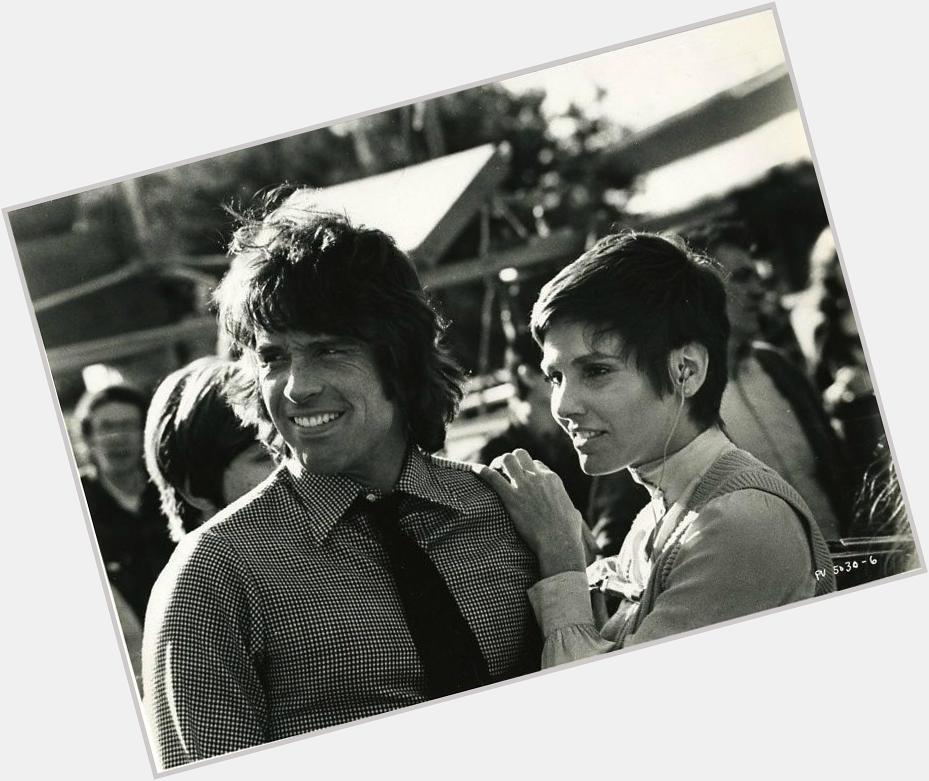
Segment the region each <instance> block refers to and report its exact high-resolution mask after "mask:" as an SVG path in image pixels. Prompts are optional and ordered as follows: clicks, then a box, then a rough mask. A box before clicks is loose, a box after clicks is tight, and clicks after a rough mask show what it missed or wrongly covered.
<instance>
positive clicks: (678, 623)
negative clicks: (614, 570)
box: [529, 447, 835, 666]
mask: <svg viewBox="0 0 929 781" xmlns="http://www.w3.org/2000/svg"><path fill="white" fill-rule="evenodd" d="M686 509H687V512H686V513H684V514H682V518H681V520H680V522H679V523H678V525H677V527H675V529H674V531H673V532H672V533H671V535H670V536H669V537H668V538H667V541H666V542H665V544H664V546H663V547H662V548H661V550H660V552H659V553H658V555H657V556H656V559H655V564H654V566H653V567H652V570H651V574H650V576H649V580H648V583H647V584H646V587H645V590H644V591H643V593H642V594H641V596H640V598H639V600H638V602H627V601H624V602H623V604H622V605H621V609H620V610H618V611H617V612H616V613H614V614H613V615H612V616H611V617H610V618H609V619H608V620H606V622H605V623H603V625H602V626H601V627H600V628H599V629H598V628H597V625H596V623H595V621H594V615H593V609H592V606H591V602H590V599H589V596H588V586H587V575H586V574H585V573H583V572H563V573H559V574H558V575H555V576H552V577H550V578H546V579H545V580H543V581H540V582H539V583H537V584H536V585H535V586H533V588H532V589H530V591H529V598H530V601H531V602H532V605H533V609H534V610H535V613H536V618H537V620H538V621H539V624H540V626H541V628H542V633H543V636H544V638H545V647H544V650H543V657H542V664H543V666H552V665H555V664H561V663H563V662H567V661H572V660H574V659H579V658H583V657H586V656H591V655H595V654H600V653H606V652H608V651H612V650H615V649H617V648H622V647H625V646H627V645H633V644H636V643H641V642H646V641H649V640H654V639H657V638H660V637H666V636H669V635H673V634H676V633H677V632H682V631H687V630H690V629H695V628H698V627H702V626H708V625H710V624H714V623H717V622H719V621H725V620H728V619H731V618H736V617H739V616H743V615H749V614H751V613H754V612H757V611H760V610H765V609H768V608H771V607H777V606H779V605H784V604H789V603H791V602H795V601H798V600H801V599H806V598H809V597H812V596H816V595H820V594H825V593H828V592H830V591H834V590H835V580H834V576H833V570H832V565H831V560H830V558H829V551H828V548H827V547H826V543H825V541H824V540H823V538H822V534H821V533H820V531H819V528H818V526H817V525H816V523H815V521H814V520H813V518H812V517H811V515H810V512H809V509H808V508H807V506H806V504H805V502H804V501H803V499H802V498H801V497H800V496H799V494H798V493H797V492H796V491H795V490H794V489H793V488H791V487H790V486H789V485H788V484H787V483H786V482H785V481H784V480H783V479H782V478H781V477H780V476H779V475H778V474H777V473H776V472H775V471H774V470H772V469H771V468H770V467H768V466H766V465H764V464H763V463H762V462H760V461H759V460H758V459H756V458H755V457H754V456H752V455H750V454H749V453H747V452H745V451H743V450H739V449H737V448H735V447H732V448H729V449H728V450H726V451H725V452H724V453H723V454H722V455H720V456H719V457H718V458H717V459H715V460H714V461H713V463H712V464H711V465H710V466H709V468H708V469H706V471H705V472H704V473H703V475H702V476H701V477H700V479H699V482H698V484H697V485H696V487H695V488H694V490H693V492H692V494H691V496H690V498H689V500H688V502H687V508H686Z"/></svg>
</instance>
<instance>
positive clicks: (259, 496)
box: [178, 468, 294, 553]
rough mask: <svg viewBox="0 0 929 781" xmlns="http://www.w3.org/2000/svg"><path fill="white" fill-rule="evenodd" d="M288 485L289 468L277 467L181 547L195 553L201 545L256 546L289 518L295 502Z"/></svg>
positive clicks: (235, 547)
mask: <svg viewBox="0 0 929 781" xmlns="http://www.w3.org/2000/svg"><path fill="white" fill-rule="evenodd" d="M288 486H289V483H288V481H287V477H286V470H285V469H283V468H279V469H277V470H275V471H274V472H273V473H272V474H271V475H270V476H269V477H268V478H267V479H266V480H265V481H264V482H262V483H260V484H259V485H258V486H256V487H255V488H253V489H252V490H251V491H249V492H248V493H246V494H244V495H243V496H241V497H239V498H238V499H236V500H235V501H234V502H233V503H232V504H230V505H228V506H227V507H225V508H223V509H222V510H220V511H219V512H218V513H216V515H214V516H213V517H212V518H210V519H209V520H208V521H206V523H204V524H202V525H200V526H198V527H197V528H196V529H193V530H192V531H190V532H188V533H187V534H186V535H185V536H184V538H183V539H182V540H181V542H180V543H179V544H178V549H181V548H184V549H188V550H189V551H190V552H191V553H192V552H193V551H194V550H196V549H198V548H200V549H203V548H206V549H208V550H212V549H220V548H226V549H230V550H235V549H242V550H245V551H248V550H249V549H253V548H254V547H255V546H256V545H257V544H259V543H260V541H261V540H262V539H265V538H267V536H268V533H269V531H270V530H271V529H272V528H278V527H279V526H280V524H281V521H282V520H283V519H284V518H286V516H287V510H288V505H289V503H293V502H294V499H293V497H292V493H291V492H290V491H289V490H288Z"/></svg>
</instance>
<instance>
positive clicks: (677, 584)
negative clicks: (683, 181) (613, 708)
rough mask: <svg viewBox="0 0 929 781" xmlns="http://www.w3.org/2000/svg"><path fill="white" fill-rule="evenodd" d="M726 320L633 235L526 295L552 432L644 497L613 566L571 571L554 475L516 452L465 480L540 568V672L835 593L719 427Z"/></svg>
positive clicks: (661, 252) (662, 239)
mask: <svg viewBox="0 0 929 781" xmlns="http://www.w3.org/2000/svg"><path fill="white" fill-rule="evenodd" d="M726 310H727V303H726V291H725V287H724V284H723V282H722V279H721V278H720V275H719V273H718V270H717V269H716V267H715V266H714V264H712V263H711V262H710V261H709V260H708V259H706V258H703V257H701V256H699V255H696V254H695V253H693V252H692V251H691V250H690V249H689V248H688V247H687V246H686V245H685V244H684V243H683V242H682V241H679V240H678V239H676V238H675V237H668V236H663V235H656V234H648V233H641V234H636V233H621V234H616V235H612V236H608V237H606V238H604V239H602V240H601V241H600V242H598V243H597V244H596V245H595V246H594V247H593V248H592V249H590V250H589V251H588V252H586V253H584V254H583V255H582V256H581V257H580V258H579V259H578V260H576V261H574V262H573V263H571V264H570V265H568V266H566V267H565V268H564V269H563V270H562V271H560V272H559V273H558V274H557V275H556V276H555V278H554V279H552V280H551V281H550V282H548V283H547V284H546V285H545V287H543V288H542V292H541V294H540V296H539V299H538V301H537V302H536V305H535V307H534V308H533V312H532V318H531V327H532V333H533V336H534V337H535V338H536V340H537V341H538V342H539V343H540V344H541V346H542V352H543V360H542V370H543V372H544V373H545V375H546V377H547V378H548V380H549V382H550V383H551V387H552V390H551V410H552V414H553V415H555V416H556V417H557V419H558V421H559V423H560V424H561V426H562V427H563V428H564V429H565V431H566V432H567V433H568V434H569V435H570V436H571V438H572V442H573V444H574V447H575V449H576V450H577V453H578V456H579V458H580V462H581V467H582V469H583V470H584V471H585V472H587V473H588V474H595V475H601V474H608V473H612V472H615V471H618V470H621V469H628V470H629V471H630V472H632V473H633V474H634V476H635V477H636V479H638V480H639V481H640V482H642V483H643V484H644V485H646V486H647V488H648V490H649V493H650V495H651V499H650V501H649V502H648V503H647V504H646V505H645V506H644V507H643V508H642V509H641V511H640V512H639V514H638V516H637V517H636V519H635V521H634V522H633V524H632V529H631V530H630V532H629V534H627V535H626V539H625V541H624V543H623V546H622V549H621V550H620V552H619V554H618V555H617V556H614V557H610V558H606V559H602V560H599V561H596V562H594V563H592V564H591V565H590V566H585V564H586V551H585V545H584V524H583V520H582V518H581V515H580V513H579V512H578V511H577V509H576V508H574V507H573V505H572V504H571V501H570V499H569V497H568V496H567V493H566V491H565V490H564V487H563V485H562V484H561V481H560V479H559V478H558V476H557V475H555V474H554V473H553V472H551V470H549V469H548V468H547V467H546V466H545V464H544V463H542V462H541V461H539V460H537V459H533V458H532V456H531V455H530V454H529V453H528V452H526V451H525V450H517V451H515V452H513V453H509V454H506V455H504V456H501V457H500V458H498V459H497V460H496V461H495V462H493V464H491V466H490V467H482V468H480V470H479V474H480V475H481V477H482V478H483V479H485V480H487V482H488V483H489V484H490V485H491V486H492V487H493V488H494V490H496V491H497V493H498V495H499V496H500V498H501V500H502V501H503V503H504V505H505V506H506V507H507V509H508V511H509V513H510V516H511V517H512V518H513V521H514V523H515V524H516V526H517V528H518V529H519V531H520V533H521V534H522V535H523V537H524V539H525V540H526V542H527V544H528V545H529V547H530V548H531V549H532V550H533V552H534V553H535V554H536V555H537V557H538V559H539V568H540V572H541V576H542V579H541V580H540V581H539V582H538V583H536V584H535V585H534V586H533V587H532V588H531V589H530V591H529V596H530V601H531V602H532V605H533V608H534V610H535V613H536V617H537V620H538V621H539V625H540V627H541V628H542V633H543V636H544V638H545V648H544V651H543V657H542V663H543V666H551V665H555V664H560V663H563V662H567V661H572V660H575V659H579V658H583V657H587V656H592V655H596V654H600V653H606V652H609V651H611V650H614V649H616V648H621V647H625V646H629V645H633V644H637V643H642V642H646V641H649V640H654V639H658V638H661V637H667V636H669V635H673V634H675V633H677V632H682V631H686V630H689V629H694V628H697V627H702V626H707V625H710V624H713V623H716V622H718V621H724V620H727V619H731V618H735V617H737V616H743V615H748V614H751V613H754V612H756V611H759V610H765V609H767V608H771V607H775V606H778V605H784V604H788V603H791V602H794V601H797V600H801V599H806V598H809V597H812V596H814V595H820V594H824V593H827V592H830V591H833V590H834V588H835V581H834V579H833V576H832V568H831V561H830V558H829V551H828V548H827V546H826V543H825V541H824V540H823V538H822V534H821V533H820V531H819V527H818V526H817V524H816V522H815V520H814V519H813V515H812V513H811V511H810V508H809V507H808V506H807V504H806V502H804V500H803V498H802V497H801V496H800V495H799V494H798V493H797V491H796V490H794V489H793V488H792V487H791V486H790V485H789V484H788V483H787V482H786V481H785V480H784V479H783V478H782V477H781V476H779V475H778V474H777V472H776V471H775V470H773V469H772V468H770V467H769V466H767V465H765V464H763V463H762V462H761V461H759V460H758V459H757V458H755V457H754V456H752V455H751V454H750V453H747V452H746V451H744V450H741V449H740V448H738V447H737V446H736V445H734V444H733V443H732V441H731V440H730V439H729V438H728V437H727V436H726V434H725V432H724V430H723V429H722V428H721V427H720V416H719V405H720V402H721V398H722V395H723V390H724V388H725V386H726V384H727V381H728V373H727V366H726V364H727V360H726V355H727V341H728V336H729V322H728V316H727V312H726ZM591 591H593V592H594V595H595V596H598V595H601V594H602V595H606V596H609V597H612V598H613V599H614V600H616V601H615V603H614V604H613V605H612V606H609V609H602V608H604V607H605V606H604V604H603V601H602V600H599V599H598V601H597V604H596V605H594V604H592V602H591ZM595 607H597V608H600V609H598V610H597V611H595Z"/></svg>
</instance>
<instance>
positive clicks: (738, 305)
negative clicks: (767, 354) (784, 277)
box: [714, 244, 764, 342]
mask: <svg viewBox="0 0 929 781" xmlns="http://www.w3.org/2000/svg"><path fill="white" fill-rule="evenodd" d="M714 257H715V258H716V260H718V261H719V262H720V263H721V264H722V265H723V266H724V267H725V269H726V271H727V272H728V274H729V278H728V280H727V281H726V302H727V303H726V312H727V314H728V315H729V323H730V325H731V326H732V336H733V340H734V341H735V342H745V341H748V340H751V339H756V338H758V336H759V331H760V328H761V326H760V323H759V316H760V314H761V310H762V305H763V303H764V286H763V285H762V283H761V276H760V274H759V273H758V268H757V267H756V265H755V261H754V260H753V259H752V256H751V255H750V254H749V253H748V252H746V251H745V250H744V249H742V248H741V247H736V246H734V245H732V244H722V245H720V246H719V247H717V248H716V251H715V252H714Z"/></svg>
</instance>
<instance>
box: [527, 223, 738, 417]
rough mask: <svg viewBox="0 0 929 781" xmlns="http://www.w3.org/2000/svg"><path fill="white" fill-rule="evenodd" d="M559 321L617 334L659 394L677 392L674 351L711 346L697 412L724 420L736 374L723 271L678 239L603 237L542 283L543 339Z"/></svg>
mask: <svg viewBox="0 0 929 781" xmlns="http://www.w3.org/2000/svg"><path fill="white" fill-rule="evenodd" d="M556 322H575V323H579V324H583V325H589V326H591V328H592V329H593V333H594V334H607V333H611V334H615V335H617V336H618V337H619V338H620V339H621V341H622V344H623V349H624V354H623V358H624V359H625V360H627V361H629V360H631V361H634V362H635V366H636V368H637V369H638V370H639V371H640V372H641V373H642V374H644V375H645V377H647V378H648V380H649V382H650V384H651V386H652V388H653V389H654V390H655V392H656V393H657V394H658V395H659V396H665V395H667V394H669V393H674V392H675V386H674V384H673V382H672V377H671V373H670V372H669V369H668V357H669V355H670V353H671V351H672V350H675V349H677V348H680V347H683V346H684V345H685V344H688V343H690V342H696V343H698V344H701V345H703V346H704V347H705V348H706V350H707V353H708V356H709V361H708V364H709V365H708V367H707V375H706V379H705V381H704V383H703V385H702V386H701V387H700V390H698V391H697V393H696V394H695V395H694V396H693V397H692V398H691V399H690V404H689V414H690V417H691V419H692V420H693V421H694V422H695V423H697V424H698V425H700V426H703V427H709V426H712V425H714V424H717V423H718V422H719V406H720V402H721V400H722V395H723V390H724V389H725V387H726V381H727V376H728V375H727V352H726V345H727V342H728V339H729V319H728V317H727V315H726V292H725V287H724V285H723V281H722V278H721V272H720V269H719V268H718V267H717V266H716V265H715V264H714V263H713V262H712V261H711V260H709V259H708V258H705V257H702V256H700V255H698V254H696V253H694V252H693V251H692V250H690V249H689V248H688V246H687V245H686V244H685V243H684V242H683V241H682V240H681V239H680V238H678V237H677V236H674V235H670V234H655V233H635V232H633V231H624V232H622V233H618V234H613V235H610V236H606V237H605V238H603V239H601V240H600V241H599V242H597V244H595V245H594V246H593V247H592V248H591V249H590V250H588V251H587V252H585V253H584V254H583V255H581V257H579V258H578V259H577V260H575V261H574V262H573V263H571V264H569V265H568V266H566V267H565V268H563V269H562V270H561V271H560V272H559V273H558V274H557V275H556V276H555V277H554V278H553V279H552V280H550V281H549V282H548V283H546V285H545V286H544V287H543V288H542V291H541V292H540V294H539V298H538V300H537V301H536V303H535V306H534V307H533V310H532V318H531V329H532V335H533V337H534V338H535V339H536V341H537V342H538V343H539V344H542V342H543V341H544V339H545V334H546V332H547V331H548V329H549V328H551V327H552V325H553V324H554V323H556Z"/></svg>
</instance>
